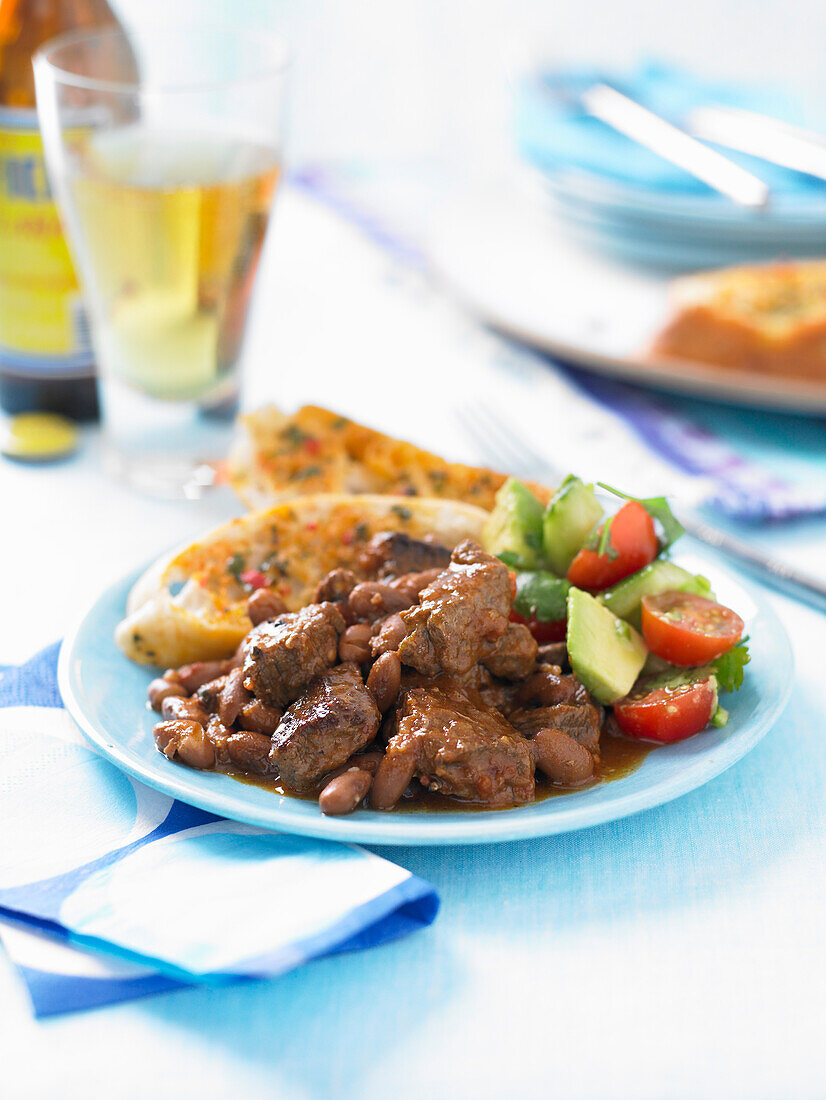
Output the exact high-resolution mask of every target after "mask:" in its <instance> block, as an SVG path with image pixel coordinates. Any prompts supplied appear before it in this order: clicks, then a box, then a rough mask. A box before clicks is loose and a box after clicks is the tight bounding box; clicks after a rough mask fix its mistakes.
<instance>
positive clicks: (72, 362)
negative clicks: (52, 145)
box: [0, 0, 118, 420]
mask: <svg viewBox="0 0 826 1100" xmlns="http://www.w3.org/2000/svg"><path fill="white" fill-rule="evenodd" d="M117 25H118V24H117V19H116V18H115V16H114V14H113V12H112V10H111V9H110V7H109V5H108V4H107V3H106V0H0V406H2V407H3V408H4V409H5V410H6V411H7V412H11V413H17V412H26V411H31V410H44V411H48V412H59V413H63V414H64V415H66V416H70V417H73V418H74V419H77V420H91V419H94V418H95V417H96V416H97V414H98V410H97V393H96V389H95V378H94V362H93V359H92V351H91V346H90V344H89V338H88V327H87V323H86V317H85V314H84V311H83V303H82V300H81V297H80V291H79V289H78V283H77V279H76V278H75V274H74V270H73V268H72V263H71V260H70V258H69V251H68V249H67V247H66V242H65V240H64V239H63V233H62V231H61V228H60V219H59V217H58V213H57V209H56V207H55V204H54V202H53V200H52V196H51V193H50V191H49V184H48V181H47V179H46V171H45V165H44V162H43V147H42V144H41V141H40V133H39V130H38V126H37V112H36V110H35V96H34V77H33V74H32V56H33V54H34V53H35V51H36V50H38V49H39V48H40V46H42V45H43V43H44V42H47V41H48V40H49V39H50V38H54V37H55V35H58V34H62V33H64V32H65V31H70V30H80V29H84V28H90V27H99V26H117Z"/></svg>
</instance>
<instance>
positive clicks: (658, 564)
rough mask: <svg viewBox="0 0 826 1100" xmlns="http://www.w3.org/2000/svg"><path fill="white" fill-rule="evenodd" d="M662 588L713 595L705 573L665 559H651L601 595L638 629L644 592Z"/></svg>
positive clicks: (657, 593) (647, 592)
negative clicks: (692, 570)
mask: <svg viewBox="0 0 826 1100" xmlns="http://www.w3.org/2000/svg"><path fill="white" fill-rule="evenodd" d="M661 592H693V593H695V595H697V596H706V597H707V598H709V599H713V598H714V597H713V596H712V595H711V585H710V584H709V582H708V581H707V580H706V578H705V577H701V576H699V575H698V574H695V573H689V572H687V571H686V570H685V569H681V568H680V567H679V565H674V563H673V562H670V561H662V560H658V561H652V562H651V564H650V565H646V566H645V568H644V569H640V570H639V571H638V572H637V573H632V574H631V576H630V577H626V578H625V579H624V580H621V581H619V582H618V583H617V584H615V585H614V586H613V587H612V588H607V589H606V590H605V591H604V592H603V593H602V594H601V595H600V597H599V598H600V600H601V601H602V603H604V604H605V606H606V607H607V608H608V609H609V611H613V613H614V614H615V615H617V616H618V617H619V618H620V619H625V621H626V622H628V623H631V625H632V626H634V627H636V628H637V630H639V628H640V618H641V615H642V598H643V596H658V595H659V594H660V593H661Z"/></svg>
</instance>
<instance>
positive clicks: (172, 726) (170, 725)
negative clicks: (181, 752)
mask: <svg viewBox="0 0 826 1100" xmlns="http://www.w3.org/2000/svg"><path fill="white" fill-rule="evenodd" d="M197 724H198V723H196V722H188V721H171V722H156V723H155V725H154V727H153V729H152V735H153V737H154V738H155V744H156V745H157V747H158V749H159V751H160V752H162V753H163V754H164V756H167V757H168V758H169V759H170V760H171V759H172V758H173V757H174V755H175V753H176V752H177V751H178V742H179V741H180V739H181V737H182V736H183V734H184V733H186V732H188V731H189V728H190V726H194V725H197Z"/></svg>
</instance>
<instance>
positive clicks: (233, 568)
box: [227, 554, 246, 584]
mask: <svg viewBox="0 0 826 1100" xmlns="http://www.w3.org/2000/svg"><path fill="white" fill-rule="evenodd" d="M245 569H246V560H245V558H244V555H243V554H233V555H232V557H231V558H228V559H227V573H229V574H230V576H232V577H234V578H235V580H236V581H237V582H238V584H242V583H243V582H242V580H241V574H242V573H243V571H244V570H245Z"/></svg>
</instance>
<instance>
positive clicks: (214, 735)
mask: <svg viewBox="0 0 826 1100" xmlns="http://www.w3.org/2000/svg"><path fill="white" fill-rule="evenodd" d="M206 732H207V737H208V738H209V739H210V741H211V742H212V747H213V749H215V759H216V760H217V762H218V763H219V764H229V763H230V759H229V749H228V748H227V741H228V740H229V738H230V736H231V734H232V732H233V731H232V730H231V729H227V727H226V726H225V725H224V723H223V722H222V721H221V719H220V718H219V717H218V715H217V714H213V715H212V717H211V718H210V720H209V723H208V725H207V728H206Z"/></svg>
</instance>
